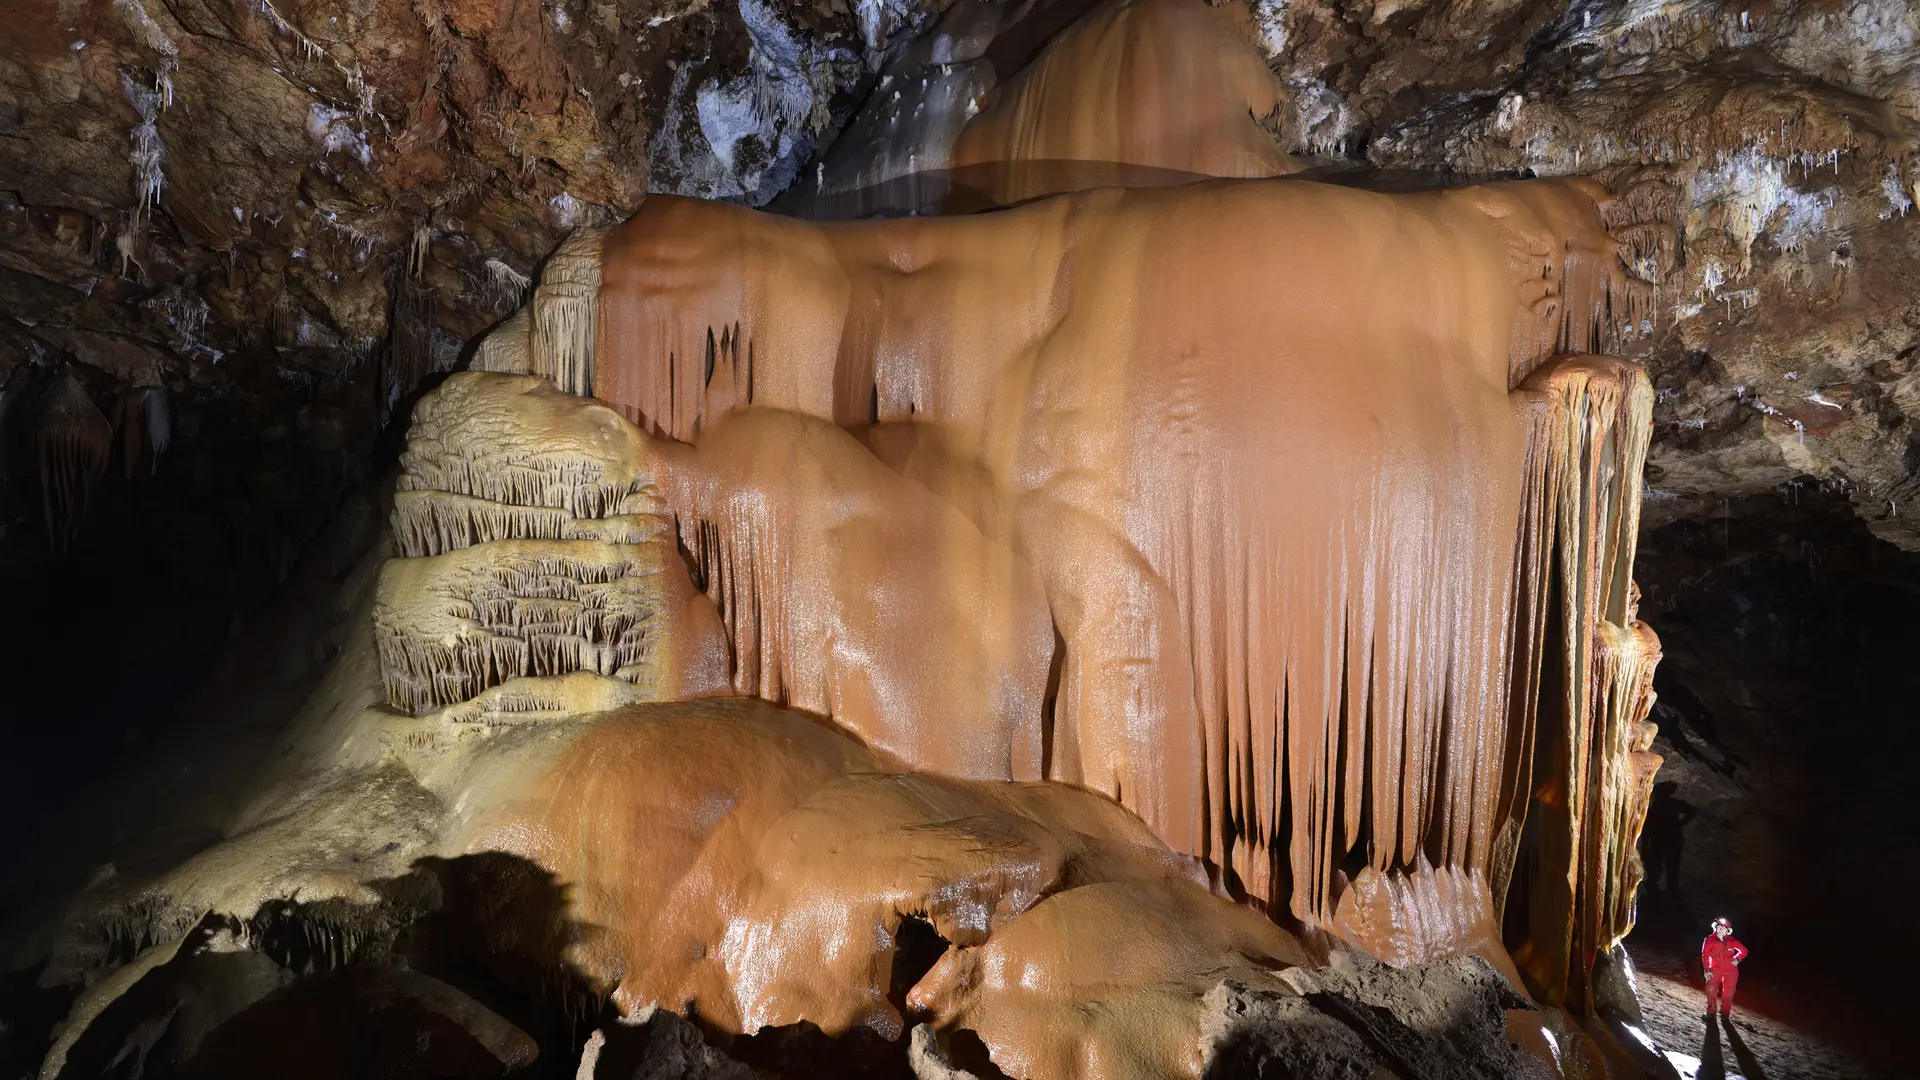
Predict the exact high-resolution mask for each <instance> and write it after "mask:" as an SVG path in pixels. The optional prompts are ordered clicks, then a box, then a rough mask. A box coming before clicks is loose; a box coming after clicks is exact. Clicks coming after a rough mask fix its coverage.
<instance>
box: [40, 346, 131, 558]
mask: <svg viewBox="0 0 1920 1080" xmlns="http://www.w3.org/2000/svg"><path fill="white" fill-rule="evenodd" d="M33 441H34V448H35V450H36V452H37V453H38V455H39V458H40V497H41V501H42V505H43V507H44V509H45V512H46V522H47V536H48V537H49V538H50V539H51V540H52V541H53V547H54V549H55V550H57V551H58V550H65V549H66V548H67V546H68V545H70V544H72V543H73V540H74V537H75V536H76V535H77V534H78V532H79V529H80V521H81V519H82V518H84V517H85V516H86V513H87V506H88V504H89V503H91V502H92V501H93V488H94V485H95V484H97V483H99V482H100V476H101V474H102V473H104V472H106V470H107V457H108V455H110V454H111V453H112V452H113V425H112V424H109V423H108V422H107V418H106V417H105V416H102V415H101V414H100V410H99V408H98V407H97V406H95V405H94V403H93V399H92V398H91V397H89V396H87V391H86V388H85V387H82V386H81V385H80V380H79V379H77V378H75V377H74V375H73V372H72V371H70V370H63V371H62V372H61V373H60V374H59V375H57V376H55V377H54V382H53V385H52V386H50V387H48V388H47V390H46V392H45V394H44V395H43V396H42V397H41V399H40V415H39V418H38V420H37V422H36V423H35V426H34V431H33Z"/></svg>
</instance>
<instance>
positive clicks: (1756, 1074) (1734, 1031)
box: [1720, 1019, 1767, 1080]
mask: <svg viewBox="0 0 1920 1080" xmlns="http://www.w3.org/2000/svg"><path fill="white" fill-rule="evenodd" d="M1720 1023H1721V1026H1723V1027H1725V1028H1726V1029H1727V1045H1728V1046H1731V1047H1733V1056H1734V1059H1735V1060H1736V1061H1738V1062H1740V1072H1741V1074H1742V1075H1744V1076H1745V1077H1746V1078H1747V1080H1767V1074H1765V1073H1763V1072H1761V1071H1760V1059H1758V1058H1756V1057H1754V1056H1753V1051H1752V1050H1749V1049H1747V1043H1746V1040H1744V1039H1742V1038H1741V1037H1740V1029H1739V1028H1737V1027H1734V1026H1733V1021H1732V1020H1731V1019H1722V1020H1721V1021H1720Z"/></svg>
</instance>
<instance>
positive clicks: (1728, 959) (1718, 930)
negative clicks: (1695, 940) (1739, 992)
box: [1700, 919, 1747, 1016]
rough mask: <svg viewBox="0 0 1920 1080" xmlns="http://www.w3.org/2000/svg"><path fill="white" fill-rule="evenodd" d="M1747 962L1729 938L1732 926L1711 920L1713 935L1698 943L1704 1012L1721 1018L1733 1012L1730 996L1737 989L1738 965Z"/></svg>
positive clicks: (1744, 951)
mask: <svg viewBox="0 0 1920 1080" xmlns="http://www.w3.org/2000/svg"><path fill="white" fill-rule="evenodd" d="M1746 958H1747V947H1746V946H1745V945H1742V944H1740V939H1739V938H1737V937H1734V936H1733V924H1732V923H1730V922H1728V921H1727V920H1725V919H1715V920H1714V922H1713V933H1711V934H1708V935H1707V940H1705V941H1703V942H1701V943H1700V968H1701V970H1703V971H1705V972H1706V975H1707V1011H1708V1012H1709V1013H1711V1012H1713V1011H1715V1009H1716V1005H1715V1002H1718V1003H1719V1004H1718V1006H1717V1008H1718V1010H1719V1013H1720V1015H1721V1016H1725V1015H1727V1014H1728V1013H1729V1012H1731V1011H1733V992H1734V989H1735V988H1736V987H1738V986H1739V985H1740V961H1742V960H1745V959H1746Z"/></svg>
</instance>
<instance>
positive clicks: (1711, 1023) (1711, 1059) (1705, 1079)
mask: <svg viewBox="0 0 1920 1080" xmlns="http://www.w3.org/2000/svg"><path fill="white" fill-rule="evenodd" d="M1694 1080H1727V1063H1726V1062H1725V1061H1724V1060H1723V1059H1722V1058H1721V1056H1720V1025H1719V1023H1718V1021H1717V1018H1716V1017H1715V1016H1714V1015H1713V1014H1712V1013H1708V1014H1707V1038H1706V1041H1705V1042H1703V1043H1701V1044H1700V1071H1699V1072H1697V1073H1695V1074H1694Z"/></svg>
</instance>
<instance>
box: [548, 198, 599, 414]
mask: <svg viewBox="0 0 1920 1080" xmlns="http://www.w3.org/2000/svg"><path fill="white" fill-rule="evenodd" d="M605 236H606V231H605V230H604V229H597V228H592V227H583V228H580V229H576V230H574V232H573V234H572V235H571V236H569V237H567V239H566V240H564V241H562V242H561V244H560V246H559V247H558V248H556V249H555V250H554V252H553V254H552V255H549V256H547V262H546V265H545V266H544V267H542V268H541V270H540V284H539V285H538V286H537V287H536V288H535V289H534V290H533V307H532V333H531V346H532V349H531V351H532V358H533V365H532V370H533V374H535V375H539V376H541V377H543V378H547V379H551V380H553V382H554V384H555V385H556V386H558V387H560V388H561V389H562V390H565V391H567V392H568V393H570V394H583V395H584V394H590V393H592V392H593V350H594V337H595V334H596V332H597V330H596V327H597V322H598V320H597V317H596V313H597V311H598V310H599V302H600V245H601V243H602V241H603V240H604V238H605Z"/></svg>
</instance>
